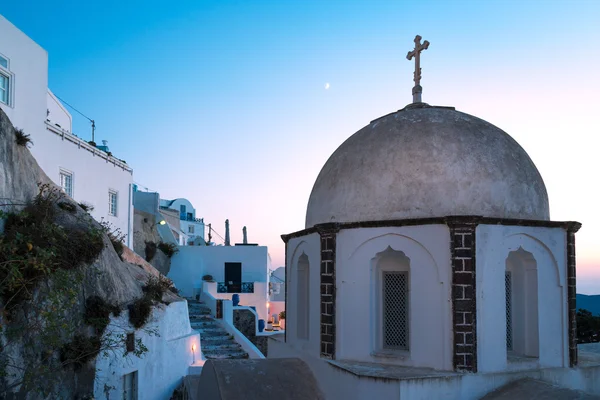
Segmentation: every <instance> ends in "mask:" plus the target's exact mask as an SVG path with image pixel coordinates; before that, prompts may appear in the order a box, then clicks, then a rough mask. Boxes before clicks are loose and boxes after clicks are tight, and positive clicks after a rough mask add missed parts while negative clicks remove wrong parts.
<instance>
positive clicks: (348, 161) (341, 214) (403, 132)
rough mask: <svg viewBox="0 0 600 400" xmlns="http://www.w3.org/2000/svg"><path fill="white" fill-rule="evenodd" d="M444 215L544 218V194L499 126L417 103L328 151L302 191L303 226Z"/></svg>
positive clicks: (522, 152)
mask: <svg viewBox="0 0 600 400" xmlns="http://www.w3.org/2000/svg"><path fill="white" fill-rule="evenodd" d="M449 215H480V216H484V217H497V218H516V219H536V220H549V219H550V216H549V206H548V194H547V192H546V187H545V185H544V181H543V180H542V177H541V175H540V173H539V172H538V170H537V168H536V167H535V164H534V163H533V161H531V159H530V158H529V156H528V155H527V153H526V152H525V150H524V149H523V148H522V147H521V146H520V145H519V144H518V143H517V142H516V141H515V140H514V139H513V138H512V137H510V136H509V135H508V134H506V133H505V132H504V131H502V130H501V129H499V128H497V127H495V126H494V125H492V124H490V123H488V122H486V121H484V120H481V119H479V118H476V117H474V116H471V115H468V114H464V113H461V112H458V111H455V110H454V109H453V108H452V107H432V106H428V105H426V104H424V103H419V104H412V105H410V106H408V107H406V108H405V109H403V110H400V111H398V112H395V113H392V114H389V115H386V116H384V117H381V118H379V119H377V120H375V121H372V122H371V123H370V124H369V125H367V126H366V127H364V128H363V129H361V130H359V131H358V132H356V133H355V134H354V135H352V136H351V137H350V138H349V139H347V140H346V141H345V142H344V143H343V144H342V145H341V146H340V147H339V148H338V149H337V150H336V151H335V152H334V153H333V154H332V155H331V157H330V158H329V160H328V161H327V162H326V163H325V166H324V167H323V169H322V170H321V172H320V174H319V176H318V178H317V180H316V182H315V185H314V187H313V190H312V193H311V195H310V199H309V202H308V209H307V212H306V228H310V227H312V226H314V225H315V224H320V223H327V222H358V221H375V220H392V219H405V218H427V217H443V216H449Z"/></svg>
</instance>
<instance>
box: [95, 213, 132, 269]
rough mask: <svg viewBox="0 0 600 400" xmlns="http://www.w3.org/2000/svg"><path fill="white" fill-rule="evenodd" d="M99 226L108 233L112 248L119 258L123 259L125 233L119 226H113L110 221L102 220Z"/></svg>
mask: <svg viewBox="0 0 600 400" xmlns="http://www.w3.org/2000/svg"><path fill="white" fill-rule="evenodd" d="M100 226H102V229H103V230H104V232H105V233H106V234H107V235H108V239H109V240H110V242H111V243H112V245H113V248H114V249H115V251H116V252H117V254H118V255H119V258H120V259H121V260H123V251H125V247H124V245H123V243H124V242H125V238H126V237H127V234H125V233H122V232H121V230H120V229H119V228H115V227H114V226H113V225H112V224H111V223H110V222H108V221H104V220H102V222H100Z"/></svg>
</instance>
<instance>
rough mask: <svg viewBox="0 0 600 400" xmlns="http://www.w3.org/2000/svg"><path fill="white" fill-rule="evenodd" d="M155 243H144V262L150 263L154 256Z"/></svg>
mask: <svg viewBox="0 0 600 400" xmlns="http://www.w3.org/2000/svg"><path fill="white" fill-rule="evenodd" d="M157 249H158V247H156V243H154V242H146V261H148V262H150V261H152V259H153V258H154V256H155V255H156V250H157Z"/></svg>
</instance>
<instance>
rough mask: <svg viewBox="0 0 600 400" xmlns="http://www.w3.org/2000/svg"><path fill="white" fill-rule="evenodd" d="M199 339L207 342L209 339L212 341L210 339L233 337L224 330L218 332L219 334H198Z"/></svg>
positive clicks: (229, 338)
mask: <svg viewBox="0 0 600 400" xmlns="http://www.w3.org/2000/svg"><path fill="white" fill-rule="evenodd" d="M200 340H201V341H202V342H205V341H207V342H209V341H212V340H224V341H225V340H228V341H233V338H232V337H231V335H229V334H228V333H227V332H224V333H219V334H216V335H202V334H201V335H200Z"/></svg>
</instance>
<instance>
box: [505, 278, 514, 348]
mask: <svg viewBox="0 0 600 400" xmlns="http://www.w3.org/2000/svg"><path fill="white" fill-rule="evenodd" d="M504 285H505V293H506V348H507V350H512V349H513V337H512V279H511V274H510V272H509V271H506V273H505V275H504Z"/></svg>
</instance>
